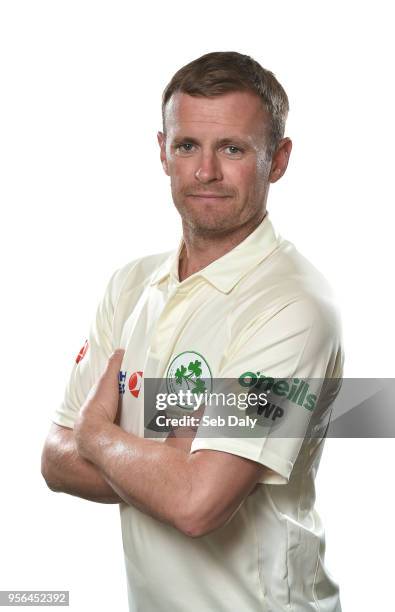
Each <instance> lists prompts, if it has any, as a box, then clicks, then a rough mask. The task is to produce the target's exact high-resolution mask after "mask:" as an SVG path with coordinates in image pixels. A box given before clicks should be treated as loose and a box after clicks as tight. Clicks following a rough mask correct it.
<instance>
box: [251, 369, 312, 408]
mask: <svg viewBox="0 0 395 612" xmlns="http://www.w3.org/2000/svg"><path fill="white" fill-rule="evenodd" d="M239 383H240V385H241V386H242V387H254V389H264V390H265V392H269V391H270V393H274V394H275V395H278V396H280V397H284V398H286V399H288V400H289V401H291V402H293V403H294V404H297V405H298V406H303V408H306V409H307V410H314V407H315V404H316V401H317V396H316V395H315V394H314V393H309V391H310V386H309V384H308V383H307V382H306V381H304V380H302V379H301V378H293V379H284V380H282V379H274V378H272V377H271V376H265V374H263V373H261V372H244V374H241V376H240V377H239Z"/></svg>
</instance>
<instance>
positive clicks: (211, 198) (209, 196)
mask: <svg viewBox="0 0 395 612" xmlns="http://www.w3.org/2000/svg"><path fill="white" fill-rule="evenodd" d="M230 197H231V196H226V195H218V194H216V193H197V194H194V193H189V194H187V198H193V199H194V200H209V201H215V200H226V199H227V198H230Z"/></svg>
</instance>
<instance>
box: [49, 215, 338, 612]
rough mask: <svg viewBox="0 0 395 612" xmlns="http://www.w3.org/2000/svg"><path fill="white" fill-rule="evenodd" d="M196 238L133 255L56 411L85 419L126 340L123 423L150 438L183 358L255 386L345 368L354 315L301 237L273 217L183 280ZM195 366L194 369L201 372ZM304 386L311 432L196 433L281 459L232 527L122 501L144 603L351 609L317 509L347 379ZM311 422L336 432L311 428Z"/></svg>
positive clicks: (66, 419)
mask: <svg viewBox="0 0 395 612" xmlns="http://www.w3.org/2000/svg"><path fill="white" fill-rule="evenodd" d="M182 244H183V242H182V240H180V243H179V246H178V249H176V250H175V251H173V252H170V253H161V254H156V255H151V256H148V257H143V258H141V259H138V260H136V261H133V262H131V263H129V264H128V265H126V266H124V267H123V268H121V269H120V270H118V271H116V272H115V274H114V275H113V276H112V278H111V279H110V281H109V284H108V287H107V290H106V292H105V295H104V297H103V299H102V301H101V303H100V305H99V307H98V310H97V314H96V318H95V320H94V322H93V324H92V327H91V331H90V335H89V345H88V346H89V348H88V349H87V350H86V351H84V350H83V351H82V352H81V353H80V355H79V357H78V358H77V360H78V363H75V365H74V367H73V370H72V372H71V376H70V379H69V382H68V385H67V388H66V392H65V398H64V401H63V403H62V404H61V405H60V406H59V408H58V410H57V411H56V413H55V414H54V416H53V421H54V422H56V423H58V424H59V425H63V426H66V427H73V424H74V421H75V418H76V416H77V413H78V411H79V409H80V407H81V405H82V404H83V402H84V401H85V398H86V396H87V395H88V392H89V391H90V389H91V387H92V386H93V384H94V383H95V382H96V380H97V378H98V377H99V376H100V375H101V373H102V372H103V369H104V367H105V364H106V362H107V359H108V357H109V355H110V354H111V353H112V352H113V350H114V349H115V348H117V347H122V348H124V349H125V351H126V352H125V356H124V360H123V364H122V371H121V373H120V392H121V394H122V416H121V426H122V427H123V428H124V429H125V430H126V431H129V432H132V433H134V434H137V435H140V436H143V435H144V378H166V377H167V378H169V377H170V378H171V376H174V371H175V370H176V369H179V368H180V367H181V366H182V365H184V367H185V368H188V365H189V364H192V365H193V364H196V362H198V364H200V366H199V367H200V369H201V370H203V371H204V373H205V374H204V376H209V377H212V379H213V380H214V379H219V378H227V379H228V378H229V379H233V378H234V379H235V380H236V381H237V380H238V379H240V377H241V380H242V381H243V382H244V383H246V384H248V381H251V380H254V376H257V378H258V377H259V375H260V373H264V374H265V376H268V377H274V378H275V379H287V380H293V381H296V383H295V388H296V387H297V385H298V383H299V381H302V383H301V384H302V385H303V384H304V382H305V381H306V380H308V379H326V378H332V379H340V378H341V375H342V365H343V353H342V347H341V335H340V324H339V319H338V315H337V311H336V309H335V307H334V304H333V299H332V296H331V291H330V289H329V287H328V285H327V283H326V281H325V279H324V278H323V277H322V276H321V274H320V273H319V272H318V271H317V270H316V269H315V268H314V267H313V266H312V265H311V264H310V263H309V262H308V261H307V260H306V259H305V258H304V257H303V256H302V255H301V254H300V253H299V252H298V251H297V250H296V248H295V247H294V246H293V244H291V243H290V242H289V241H287V240H284V239H282V238H281V237H280V236H279V235H278V234H276V232H275V230H274V228H273V226H272V224H271V221H270V219H269V216H268V214H267V215H266V217H265V218H264V220H263V221H262V223H261V224H260V225H259V226H258V227H257V228H256V229H255V231H254V232H252V233H251V234H250V235H249V236H248V237H247V238H246V239H245V240H244V241H243V242H241V243H240V244H239V245H238V246H236V247H235V248H234V249H233V250H231V251H230V252H228V253H226V254H225V255H224V256H222V257H220V258H219V259H217V260H216V261H214V262H213V263H211V264H210V265H208V266H207V267H206V268H204V269H203V270H201V271H200V272H197V273H195V274H193V275H192V276H190V277H189V278H187V279H186V280H184V281H182V282H181V283H180V282H179V280H178V257H179V254H180V252H181V248H182ZM85 348H86V347H85ZM85 352H86V354H84V353H85ZM81 355H83V357H82V358H81ZM192 370H193V368H192ZM195 373H196V369H195ZM189 374H190V375H191V376H192V377H193V371H190V372H189ZM335 382H336V381H335ZM306 384H308V383H306ZM310 387H311V384H310ZM240 389H241V387H240ZM282 389H284V387H282ZM298 389H299V391H297V392H296V393H298V394H299V395H300V396H304V397H305V398H306V401H305V402H304V403H303V402H299V403H298V402H297V401H295V402H293V403H292V402H291V404H292V411H291V412H292V414H291V417H292V419H293V427H294V429H293V432H295V433H294V435H295V436H297V437H286V436H284V437H283V438H281V437H279V436H278V433H277V435H271V432H270V431H269V433H268V435H266V436H260V437H259V436H258V437H254V438H252V437H243V438H233V439H232V438H225V437H223V438H221V437H218V438H208V437H206V438H205V437H204V434H203V435H200V436H197V437H196V438H195V440H194V441H193V443H192V448H191V452H194V451H197V450H198V449H215V450H220V451H225V452H229V453H233V454H236V455H240V456H242V457H247V458H249V459H252V460H253V461H257V462H258V463H261V464H262V465H265V466H267V467H269V468H270V469H271V472H269V475H268V476H267V477H266V478H262V482H261V484H260V485H258V486H257V488H256V489H255V491H254V492H253V493H252V494H251V495H250V496H249V497H247V498H246V500H245V502H244V503H243V504H242V505H241V507H240V508H239V510H238V511H237V513H235V514H234V516H233V517H232V518H231V520H230V521H229V522H228V523H227V524H226V525H224V526H223V527H221V528H219V529H217V530H216V531H214V532H213V533H211V534H208V535H206V536H203V537H201V538H189V537H188V536H186V535H184V534H182V533H181V532H179V531H177V530H176V529H175V528H173V527H171V526H168V525H165V524H162V523H161V522H159V521H157V520H155V519H153V518H151V517H150V516H148V515H145V514H144V513H142V512H140V511H139V510H137V509H135V508H134V507H133V506H128V505H126V504H121V505H120V514H121V523H122V537H123V545H124V552H125V564H126V571H127V580H128V592H129V602H130V603H129V605H130V610H131V611H133V612H134V611H136V612H137V611H138V612H202V611H204V612H234V611H235V610H237V611H240V612H247V611H248V612H258V611H260V612H262V611H263V612H280V611H285V610H287V611H289V612H308V611H309V610H315V611H320V612H335V611H336V612H340V610H341V607H340V603H339V594H338V587H337V585H336V583H335V582H334V580H333V579H332V577H331V575H330V573H329V572H328V571H327V569H326V567H325V565H324V548H325V543H324V531H323V526H322V523H321V521H320V518H319V516H318V514H317V512H316V511H315V509H314V499H315V492H314V477H315V474H316V471H317V467H318V464H319V460H320V455H321V452H322V446H323V439H324V436H325V427H323V426H322V424H323V423H324V424H325V422H327V419H328V416H329V413H330V409H331V402H332V401H333V399H334V397H335V396H336V393H337V391H338V382H336V384H335V387H333V385H332V386H330V385H329V387H328V389H326V388H325V384H324V385H322V387H320V389H318V391H317V390H315V391H316V393H315V395H314V394H313V398H316V401H311V398H310V403H309V401H308V398H309V396H307V395H306V387H302V389H301V390H300V388H299V387H298ZM310 390H311V389H310ZM244 391H245V389H244ZM313 404H314V405H313ZM306 406H307V407H306ZM320 427H321V429H320ZM295 428H296V429H295ZM308 428H313V429H314V428H315V429H317V428H318V429H317V431H321V432H322V435H319V436H316V437H312V436H308V437H306V438H304V436H305V433H306V430H307V429H308ZM158 443H160V442H158Z"/></svg>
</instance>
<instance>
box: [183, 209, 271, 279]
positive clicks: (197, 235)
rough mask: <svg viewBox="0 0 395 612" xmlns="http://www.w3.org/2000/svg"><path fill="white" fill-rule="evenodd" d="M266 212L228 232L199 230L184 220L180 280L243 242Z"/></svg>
mask: <svg viewBox="0 0 395 612" xmlns="http://www.w3.org/2000/svg"><path fill="white" fill-rule="evenodd" d="M266 214H267V213H266V211H263V212H261V213H260V214H259V216H256V217H254V218H253V219H250V220H249V221H248V222H247V223H245V224H243V225H241V226H239V227H237V228H235V229H232V230H229V231H228V232H223V233H217V234H215V235H214V234H212V235H209V234H208V233H202V232H197V231H196V230H194V229H193V228H191V227H190V226H188V225H186V224H185V223H184V221H183V223H182V227H183V241H184V244H183V248H182V250H181V253H180V257H179V265H178V276H179V280H180V282H181V281H183V280H185V279H186V278H188V277H189V276H191V275H192V274H194V273H195V272H199V270H202V269H203V268H205V267H206V266H208V265H209V264H211V263H212V262H213V261H215V260H216V259H219V258H220V257H222V256H223V255H225V254H226V253H228V252H229V251H231V250H232V249H234V248H235V247H236V246H237V245H238V244H240V242H243V240H245V238H247V236H249V235H250V234H251V233H252V232H253V231H254V230H255V229H256V228H257V227H258V225H259V224H260V223H261V222H262V220H263V219H264V217H265V216H266Z"/></svg>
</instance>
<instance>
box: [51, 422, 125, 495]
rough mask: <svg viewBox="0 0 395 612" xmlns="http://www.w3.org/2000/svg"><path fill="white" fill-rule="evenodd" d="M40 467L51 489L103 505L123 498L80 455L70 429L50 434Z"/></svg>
mask: <svg viewBox="0 0 395 612" xmlns="http://www.w3.org/2000/svg"><path fill="white" fill-rule="evenodd" d="M41 466H42V467H41V471H42V475H43V477H44V479H45V480H46V482H47V485H48V486H49V488H50V489H51V490H52V491H56V492H63V493H68V494H69V495H75V496H77V497H81V498H83V499H87V500H89V501H95V502H100V503H105V504H118V503H120V502H122V501H123V500H122V499H121V498H120V497H119V495H118V494H117V493H116V492H115V491H114V490H113V489H112V487H111V486H110V485H109V483H108V482H107V481H106V480H105V479H104V478H103V476H102V475H101V474H100V472H99V470H98V469H97V467H95V466H94V465H93V464H92V463H91V462H89V461H87V460H86V459H83V458H82V457H81V456H80V455H79V453H78V451H77V446H76V442H75V438H74V435H73V430H67V433H66V431H65V432H62V434H60V433H57V434H53V435H52V436H51V438H50V439H49V440H48V442H47V443H46V446H45V449H44V451H43V455H42V462H41Z"/></svg>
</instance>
